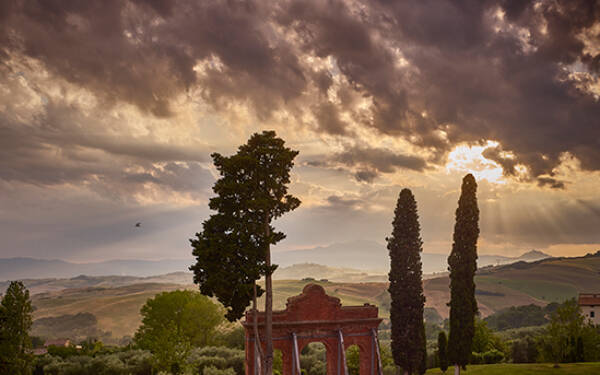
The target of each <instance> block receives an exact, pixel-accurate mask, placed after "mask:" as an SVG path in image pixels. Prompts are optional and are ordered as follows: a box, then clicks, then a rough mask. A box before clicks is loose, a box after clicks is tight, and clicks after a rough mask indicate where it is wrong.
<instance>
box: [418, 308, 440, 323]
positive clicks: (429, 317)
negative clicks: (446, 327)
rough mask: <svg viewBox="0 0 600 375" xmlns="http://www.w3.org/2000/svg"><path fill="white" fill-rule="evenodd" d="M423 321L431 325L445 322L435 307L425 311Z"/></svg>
mask: <svg viewBox="0 0 600 375" xmlns="http://www.w3.org/2000/svg"><path fill="white" fill-rule="evenodd" d="M423 319H425V321H426V322H427V323H430V324H441V323H442V322H443V321H444V319H443V318H442V316H441V315H440V313H438V311H437V310H436V309H435V308H433V307H425V308H424V309H423Z"/></svg>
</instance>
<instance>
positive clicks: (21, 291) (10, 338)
mask: <svg viewBox="0 0 600 375" xmlns="http://www.w3.org/2000/svg"><path fill="white" fill-rule="evenodd" d="M32 312H33V308H32V306H31V300H30V299H29V291H28V290H27V288H25V285H23V283H22V282H20V281H12V282H11V283H10V285H9V286H8V288H7V289H6V293H5V294H4V297H2V302H1V303H0V370H2V371H0V373H2V374H4V373H6V374H15V375H25V374H29V373H30V372H31V369H30V362H31V354H30V353H29V349H30V348H31V339H30V338H29V330H30V329H31V324H32Z"/></svg>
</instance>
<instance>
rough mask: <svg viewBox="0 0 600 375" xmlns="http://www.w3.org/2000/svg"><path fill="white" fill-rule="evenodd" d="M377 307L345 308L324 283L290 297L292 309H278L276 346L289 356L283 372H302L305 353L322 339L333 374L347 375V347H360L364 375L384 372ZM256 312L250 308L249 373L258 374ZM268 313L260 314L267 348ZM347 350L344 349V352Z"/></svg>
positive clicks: (287, 374)
mask: <svg viewBox="0 0 600 375" xmlns="http://www.w3.org/2000/svg"><path fill="white" fill-rule="evenodd" d="M378 312H379V311H378V308H377V306H373V305H369V304H365V305H364V306H342V305H341V303H340V300H339V298H335V297H331V296H328V295H327V294H325V290H324V289H323V287H321V286H320V285H316V284H308V285H306V286H305V287H304V290H303V291H302V294H300V295H298V296H294V297H290V298H288V301H287V305H286V309H285V310H282V311H273V347H274V348H275V349H279V350H281V353H282V355H283V375H299V374H300V359H299V353H300V351H301V350H302V348H304V347H305V346H306V345H307V344H309V343H311V342H322V343H323V344H324V345H325V348H326V352H327V374H328V375H346V374H347V373H348V371H347V367H346V356H345V350H346V349H347V348H348V347H349V346H351V345H354V344H356V345H357V346H358V348H359V350H360V375H377V374H379V375H380V374H381V373H382V371H381V359H380V357H379V346H378V342H377V328H378V327H379V323H381V319H380V318H379V317H378ZM253 318H254V316H253V312H252V311H248V312H246V320H245V321H244V323H243V324H244V327H245V329H246V375H258V369H257V366H256V364H257V358H256V356H255V348H254V343H255V341H256V340H255V337H254V331H253V324H252V322H253ZM264 318H265V315H264V312H259V313H258V330H259V335H260V343H261V345H262V347H263V350H264V347H265V338H264V336H263V335H264ZM342 348H343V350H342Z"/></svg>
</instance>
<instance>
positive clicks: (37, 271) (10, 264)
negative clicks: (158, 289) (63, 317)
mask: <svg viewBox="0 0 600 375" xmlns="http://www.w3.org/2000/svg"><path fill="white" fill-rule="evenodd" d="M192 263H193V259H192V258H191V257H190V259H163V260H135V259H133V260H127V259H123V260H119V259H115V260H108V261H105V262H94V263H72V262H66V261H63V260H46V259H35V258H0V281H5V280H16V279H31V278H67V277H74V276H77V275H87V276H106V275H121V276H138V277H144V276H152V275H160V274H165V273H171V272H178V271H187V270H188V267H189V266H190V265H191V264H192Z"/></svg>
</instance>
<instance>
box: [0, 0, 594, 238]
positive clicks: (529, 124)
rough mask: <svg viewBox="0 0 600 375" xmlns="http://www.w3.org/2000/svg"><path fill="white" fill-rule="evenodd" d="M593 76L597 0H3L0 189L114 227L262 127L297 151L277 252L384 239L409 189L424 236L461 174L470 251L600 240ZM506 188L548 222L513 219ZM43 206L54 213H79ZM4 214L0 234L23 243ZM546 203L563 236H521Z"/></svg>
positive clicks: (184, 193) (450, 206)
mask: <svg viewBox="0 0 600 375" xmlns="http://www.w3.org/2000/svg"><path fill="white" fill-rule="evenodd" d="M599 75H600V4H599V3H598V1H596V0H553V1H550V0H541V1H540V0H536V1H534V0H531V1H513V0H484V1H475V0H467V1H461V2H457V1H451V0H441V1H429V0H427V1H396V2H389V1H378V0H374V1H364V0H329V1H320V0H283V1H276V2H273V1H256V0H208V1H193V0H173V1H158V0H157V1H154V0H108V1H95V0H90V1H64V0H45V1H42V0H31V1H25V0H14V1H3V2H0V193H1V194H2V195H3V196H5V197H6V196H10V197H12V198H10V199H12V200H19V199H21V200H31V199H34V197H35V196H36V194H43V192H44V191H45V190H46V189H48V191H51V192H52V196H56V197H60V196H62V195H65V196H68V195H69V194H75V195H76V196H77V197H79V196H80V195H81V196H85V197H86V199H89V200H90V201H92V202H94V204H91V205H90V209H91V210H97V211H98V212H99V214H100V215H105V216H103V217H110V213H109V212H111V210H113V211H112V212H114V215H115V221H116V222H121V220H129V219H130V218H131V217H132V216H135V215H134V214H132V212H134V213H137V212H138V210H140V211H139V212H140V213H145V212H157V215H162V214H163V213H164V212H171V211H170V210H174V211H176V210H177V209H181V210H189V209H190V207H197V206H198V205H203V204H204V205H205V204H206V200H207V198H208V197H209V196H210V194H211V193H210V186H211V185H212V184H213V182H214V178H215V171H214V170H211V168H212V167H211V165H210V164H211V163H210V153H211V152H215V151H217V152H222V153H225V154H229V153H232V152H235V148H236V147H237V146H238V145H239V144H241V143H243V142H244V141H245V140H246V139H247V138H248V136H249V135H250V134H251V133H253V132H256V131H260V130H263V129H275V130H276V131H277V132H278V134H280V135H282V136H283V137H284V138H285V139H286V141H287V142H288V144H289V145H290V146H291V147H293V148H295V149H298V150H300V151H301V154H300V157H299V159H298V163H297V166H296V168H295V169H294V176H293V183H292V190H296V191H297V194H298V195H299V196H300V198H301V199H302V200H303V202H304V204H303V208H301V209H300V211H299V214H297V215H296V216H290V217H291V218H295V219H289V220H292V221H289V220H288V219H284V220H283V221H282V225H284V226H285V227H286V228H288V229H291V231H295V234H290V236H288V239H289V240H290V241H291V243H292V245H294V244H295V245H307V244H314V242H315V241H321V242H322V241H325V242H327V241H329V242H331V241H337V240H340V239H343V237H344V233H346V235H347V234H348V231H349V230H352V231H353V233H352V236H355V237H357V238H363V237H364V238H373V239H381V238H383V237H384V236H385V233H384V232H385V231H384V230H383V229H381V228H384V229H385V230H387V229H388V228H387V224H388V221H389V220H388V219H390V218H391V216H390V215H391V211H390V209H389V208H390V207H393V206H394V204H395V199H396V198H397V197H396V194H397V192H398V191H399V190H400V189H401V188H402V187H405V186H409V187H412V188H413V189H414V190H416V191H417V192H418V193H419V194H420V198H419V199H420V202H423V216H422V217H423V219H424V222H425V221H426V223H425V224H424V225H423V228H424V231H425V234H426V236H425V239H426V241H434V242H436V243H438V244H439V246H440V247H439V249H443V248H444V246H446V245H447V243H446V242H447V238H448V232H449V231H451V230H452V226H451V222H452V220H453V217H452V214H453V212H454V205H455V203H456V202H455V199H454V198H453V199H450V200H449V199H448V194H455V193H456V192H457V189H458V186H460V177H462V175H464V174H466V173H475V174H476V176H477V178H478V180H479V181H481V182H482V183H483V184H484V186H485V188H483V189H482V192H485V194H483V196H482V201H481V202H482V207H484V208H486V210H487V211H485V213H484V210H482V215H483V217H484V219H485V220H484V222H485V223H486V224H485V225H487V227H484V228H483V229H482V234H483V241H484V243H486V244H493V246H509V245H507V244H509V243H510V244H512V245H510V246H514V247H513V248H514V249H517V248H519V244H517V242H519V243H523V244H525V243H526V244H540V246H551V245H553V244H557V243H573V244H574V243H581V241H583V240H579V239H578V238H581V239H585V241H587V243H600V238H599V237H598V235H597V234H595V233H596V232H597V231H595V230H594V229H592V225H591V224H590V223H593V224H594V225H595V223H597V210H596V209H597V208H598V204H599V202H598V200H597V194H596V195H594V194H595V190H594V189H595V186H597V182H598V181H600V174H599V172H600V126H599V125H600V122H599V120H598V119H600V77H599ZM349 176H351V178H349ZM484 181H485V182H484ZM489 181H492V182H493V183H494V184H496V185H497V186H496V185H494V186H495V187H491V185H490V186H488V185H487V184H488V182H489ZM30 189H33V190H30ZM36 189H38V190H36ZM34 190H35V192H33V191H34ZM523 191H526V192H528V193H531V194H534V193H535V194H539V196H537V195H536V197H539V198H538V201H539V202H543V203H540V204H543V205H545V207H549V209H550V208H551V209H552V210H554V211H555V212H553V216H548V215H547V212H545V211H544V210H536V209H535V208H532V207H529V206H528V207H529V211H526V212H525V211H522V210H519V204H520V203H522V202H529V201H531V200H532V199H533V198H532V197H533V196H526V194H524V193H523ZM61 192H62V193H61ZM449 192H450V193H449ZM517 196H518V197H519V198H516V197H517ZM452 197H453V196H452ZM506 197H513V198H511V200H510V202H509V203H507V201H505V200H503V199H505V198H506ZM4 199H5V200H8V198H4ZM64 199H65V201H64V205H65V208H64V210H61V211H60V212H61V214H60V215H61V217H64V220H63V221H62V223H66V222H67V221H68V220H67V218H68V216H69V215H68V212H69V210H73V211H77V210H78V209H79V208H78V207H84V205H80V201H79V200H77V199H75V198H73V199H74V200H76V201H77V202H78V203H74V202H70V201H68V199H67V198H64ZM103 202H104V203H106V202H113V203H112V204H109V205H108V206H109V207H107V208H106V212H105V211H104V209H103V208H102V206H103V204H104V203H103ZM114 202H118V203H114ZM576 202H580V203H576ZM581 202H584V203H581ZM39 205H40V208H39V210H40V211H42V212H46V211H44V210H45V209H44V207H50V206H52V203H51V200H50V199H46V198H44V199H41V201H40V203H39ZM120 205H124V207H126V208H127V209H120ZM503 205H504V206H506V207H503ZM7 207H9V206H7ZM10 207H12V208H7V209H6V210H5V211H4V212H3V211H0V214H2V215H4V216H2V220H3V223H4V224H6V225H7V228H8V227H10V228H12V229H11V231H9V232H3V233H1V234H2V236H7V235H10V233H20V234H19V236H22V237H20V239H17V238H14V241H12V242H11V246H12V247H15V248H16V247H22V248H25V247H27V246H33V245H31V244H35V243H36V242H35V241H37V235H32V236H31V238H26V237H27V233H28V231H27V230H25V229H26V228H25V227H19V225H24V224H23V223H24V222H25V221H18V220H17V222H18V223H17V222H13V223H11V219H10V218H11V216H18V215H17V214H16V213H17V212H18V211H19V209H18V208H17V207H14V206H10ZM440 207H443V210H444V212H446V211H447V213H444V214H443V215H442V214H441V213H440V210H441V208H440ZM11 210H13V211H11ZM34 211H35V210H34V209H29V210H26V211H23V212H24V213H23V215H25V212H26V213H29V214H30V215H34V216H35V214H34ZM47 212H49V213H48V214H47V215H48V216H46V217H45V219H46V220H51V219H52V215H51V214H50V212H56V211H52V210H50V209H48V210H47ZM186 212H188V211H186ZM526 213H527V215H529V216H527V215H526ZM560 213H564V215H565V216H564V218H565V220H567V221H568V220H571V221H568V222H566V224H565V228H566V229H565V230H567V229H568V230H569V231H570V232H571V233H572V234H569V233H560V234H559V235H552V236H545V238H546V239H547V240H544V241H541V240H538V239H539V237H542V236H543V235H542V233H544V232H551V231H553V232H552V233H554V234H556V228H555V227H554V226H555V224H556V222H557V220H558V219H554V218H556V217H559V216H560ZM165 215H167V214H165ZM186 215H187V214H186ZM186 215H178V214H173V217H175V218H178V219H174V220H184V219H186V218H188V217H189V216H186ZM311 215H313V216H312V218H311ZM386 215H387V216H386ZM486 215H489V216H486ZM167 216H168V215H167ZM23 217H24V216H23ZM36 218H37V217H36ZM43 218H44V215H42V214H39V218H38V219H39V220H42V219H43ZM493 218H496V219H493ZM384 219H385V220H384ZM425 219H426V220H425ZM344 220H346V221H347V222H348V224H345V225H339V223H338V222H339V221H344ZM561 220H562V219H561ZM529 221H532V222H535V223H537V224H534V223H530V222H529ZM199 222H201V220H199ZM366 222H368V223H367V224H365V223H366ZM8 223H10V224H8ZM19 223H20V224H19ZM91 223H92V221H90V223H87V224H86V223H82V225H83V226H85V225H91V227H90V228H92V229H90V231H92V232H93V224H91ZM94 223H95V222H94ZM332 223H336V224H332ZM449 223H450V224H449ZM509 223H519V224H518V225H517V226H513V225H509ZM578 223H581V225H579V226H578ZM172 225H174V226H175V224H172ZM333 226H336V227H335V228H333ZM17 227H19V228H21V229H17ZM107 228H108V227H107ZM188 228H189V227H188ZM303 228H306V229H303ZM361 228H363V229H364V230H362V231H361ZM486 228H487V229H486ZM519 228H529V229H531V230H530V233H531V234H530V235H527V233H525V232H522V231H520V229H519ZM578 228H580V229H581V230H579V229H578ZM51 229H52V230H54V229H55V228H54V227H53V228H51ZM36 230H39V233H42V232H44V231H45V230H46V229H43V228H42V226H40V227H37V228H36ZM110 230H112V227H111V228H109V229H106V230H105V231H101V232H102V233H110ZM82 231H83V232H85V230H84V229H82ZM175 231H176V230H175ZM45 233H46V234H47V232H45ZM85 233H88V235H89V236H91V237H94V236H93V235H91V234H90V233H91V232H85ZM173 233H174V232H173ZM178 233H180V232H178ZM68 234H69V236H70V235H73V233H68ZM334 234H335V236H334ZM40 236H41V237H40V238H42V237H43V238H44V239H45V240H47V241H48V243H52V244H54V246H56V247H60V243H61V242H60V237H54V238H55V242H52V241H54V240H52V241H51V240H50V239H48V238H47V237H44V236H45V235H44V236H42V235H41V234H40ZM48 236H49V235H48ZM303 236H305V237H306V236H308V237H309V238H304V237H303ZM511 236H512V237H511ZM63 237H64V236H63ZM85 237H86V236H83V235H82V236H81V238H82V241H81V243H79V242H78V243H77V246H79V245H82V244H83V243H84V242H85V241H84V240H83V239H84V238H85ZM534 237H535V238H534ZM94 238H95V237H94ZM126 238H127V235H126V234H124V235H123V238H122V239H123V241H126ZM123 241H121V238H119V239H116V240H115V244H123V243H124V242H123ZM444 241H446V242H444ZM536 241H537V242H536ZM100 242H101V241H100V240H98V241H97V243H100ZM151 242H152V241H148V242H147V243H149V244H150V243H151ZM27 244H30V245H27ZM502 244H504V245H502ZM77 246H75V245H73V246H70V245H69V246H66V245H65V248H69V249H74V248H75V247H77ZM94 246H95V245H94ZM115 246H117V245H115ZM506 248H508V247H506Z"/></svg>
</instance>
